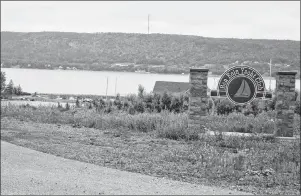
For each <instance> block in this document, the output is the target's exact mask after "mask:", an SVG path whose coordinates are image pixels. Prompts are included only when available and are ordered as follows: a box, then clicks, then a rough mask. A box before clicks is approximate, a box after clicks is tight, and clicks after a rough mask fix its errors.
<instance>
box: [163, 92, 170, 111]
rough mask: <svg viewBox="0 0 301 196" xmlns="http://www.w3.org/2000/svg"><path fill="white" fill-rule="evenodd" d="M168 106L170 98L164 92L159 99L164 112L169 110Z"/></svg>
mask: <svg viewBox="0 0 301 196" xmlns="http://www.w3.org/2000/svg"><path fill="white" fill-rule="evenodd" d="M170 104H171V96H170V95H169V94H168V93H167V92H166V91H165V92H164V93H163V95H162V97H161V105H162V108H163V109H165V110H169V109H170Z"/></svg>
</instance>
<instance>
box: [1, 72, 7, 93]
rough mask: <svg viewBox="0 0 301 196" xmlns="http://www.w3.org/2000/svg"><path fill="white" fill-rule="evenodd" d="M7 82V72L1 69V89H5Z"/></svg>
mask: <svg viewBox="0 0 301 196" xmlns="http://www.w3.org/2000/svg"><path fill="white" fill-rule="evenodd" d="M5 82H6V76H5V72H2V71H1V89H0V90H1V91H2V90H4V88H5Z"/></svg>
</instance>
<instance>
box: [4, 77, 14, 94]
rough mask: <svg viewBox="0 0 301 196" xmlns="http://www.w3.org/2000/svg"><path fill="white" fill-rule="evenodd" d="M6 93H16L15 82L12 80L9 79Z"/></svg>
mask: <svg viewBox="0 0 301 196" xmlns="http://www.w3.org/2000/svg"><path fill="white" fill-rule="evenodd" d="M5 93H7V94H8V95H12V94H13V93H14V83H13V81H12V80H10V81H9V83H8V85H7V87H6V89H5Z"/></svg>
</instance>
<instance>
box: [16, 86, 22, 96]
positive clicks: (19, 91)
mask: <svg viewBox="0 0 301 196" xmlns="http://www.w3.org/2000/svg"><path fill="white" fill-rule="evenodd" d="M17 93H18V94H17V95H22V93H23V90H22V88H21V86H20V84H19V86H18V87H17Z"/></svg>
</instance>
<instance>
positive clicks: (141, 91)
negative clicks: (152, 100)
mask: <svg viewBox="0 0 301 196" xmlns="http://www.w3.org/2000/svg"><path fill="white" fill-rule="evenodd" d="M144 93H145V89H144V87H143V86H142V85H141V84H139V87H138V97H139V98H140V99H143V97H144Z"/></svg>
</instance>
